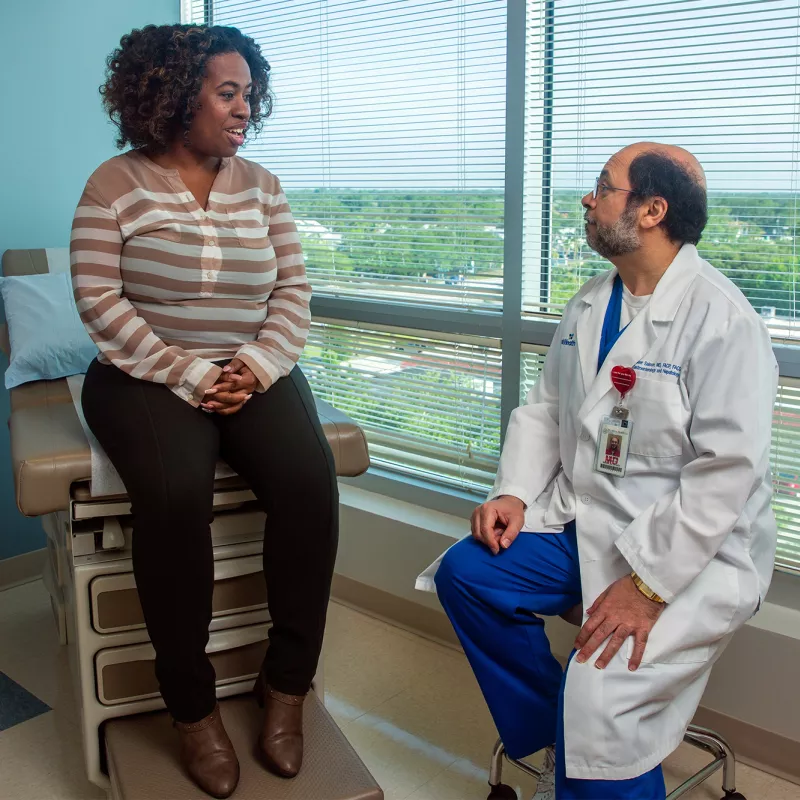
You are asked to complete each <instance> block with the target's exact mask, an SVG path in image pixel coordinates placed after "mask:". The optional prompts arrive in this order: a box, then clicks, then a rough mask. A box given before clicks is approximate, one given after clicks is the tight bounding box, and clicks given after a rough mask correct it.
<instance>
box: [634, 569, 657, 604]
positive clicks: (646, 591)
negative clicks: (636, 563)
mask: <svg viewBox="0 0 800 800" xmlns="http://www.w3.org/2000/svg"><path fill="white" fill-rule="evenodd" d="M631 578H632V579H633V585H634V586H635V587H636V588H637V589H638V590H639V591H640V592H641V593H642V594H643V595H644V596H645V597H646V598H647V599H648V600H652V601H653V602H654V603H661V604H662V605H663V604H664V603H665V601H664V599H663V598H661V597H659V596H658V595H657V594H656V593H655V592H654V591H653V590H652V589H651V588H650V587H649V586H648V585H647V584H646V583H645V582H644V581H643V580H642V579H641V578H640V577H639V576H638V575H637V574H636V573H635V572H631Z"/></svg>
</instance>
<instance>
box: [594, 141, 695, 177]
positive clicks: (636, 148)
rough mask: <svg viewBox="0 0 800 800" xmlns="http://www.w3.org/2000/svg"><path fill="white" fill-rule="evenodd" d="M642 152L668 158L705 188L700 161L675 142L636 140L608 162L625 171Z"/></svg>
mask: <svg viewBox="0 0 800 800" xmlns="http://www.w3.org/2000/svg"><path fill="white" fill-rule="evenodd" d="M644 153H654V154H657V155H660V156H663V157H664V158H668V159H669V160H670V161H672V162H674V163H675V164H679V165H680V166H682V167H683V168H684V170H686V172H687V173H688V174H689V175H691V176H692V177H693V178H694V179H695V180H696V181H697V183H698V184H700V186H702V187H703V188H704V189H705V188H706V174H705V172H704V171H703V167H702V166H701V165H700V162H699V161H698V160H697V159H696V158H695V157H694V156H693V155H692V154H691V153H690V152H689V151H688V150H685V149H684V148H683V147H678V145H676V144H660V143H659V142H636V144H630V145H628V146H627V147H623V148H622V150H620V151H619V152H618V153H616V154H614V155H613V156H611V158H610V159H609V163H613V164H614V166H616V167H617V168H618V169H623V170H625V171H627V170H628V169H629V167H630V165H631V162H633V161H634V159H636V158H637V156H640V155H642V154H644Z"/></svg>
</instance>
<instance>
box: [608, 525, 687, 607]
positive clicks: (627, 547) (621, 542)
mask: <svg viewBox="0 0 800 800" xmlns="http://www.w3.org/2000/svg"><path fill="white" fill-rule="evenodd" d="M614 544H615V545H616V547H617V550H619V552H620V553H622V555H623V557H624V558H625V560H626V561H627V562H628V564H630V567H631V569H632V570H633V571H634V572H635V573H636V574H637V575H638V576H639V577H640V578H641V579H642V580H643V581H644V582H645V583H646V584H647V585H648V586H649V587H650V588H651V589H652V590H653V591H654V592H655V593H656V594H657V595H658V596H659V597H660V598H662V600H663V601H664V602H665V603H672V602H674V600H675V592H673V591H670V589H668V588H667V587H666V586H665V585H664V584H663V583H662V582H661V581H660V580H659V579H658V578H657V577H656V576H655V575H653V573H652V572H651V571H650V569H649V568H648V566H647V564H645V563H644V561H642V559H641V558H640V557H639V554H638V552H637V551H636V549H635V547H634V546H633V544H632V543H631V542H630V540H628V539H626V538H625V534H624V533H623V534H622V536H620V537H619V538H618V539H617V541H616V542H614Z"/></svg>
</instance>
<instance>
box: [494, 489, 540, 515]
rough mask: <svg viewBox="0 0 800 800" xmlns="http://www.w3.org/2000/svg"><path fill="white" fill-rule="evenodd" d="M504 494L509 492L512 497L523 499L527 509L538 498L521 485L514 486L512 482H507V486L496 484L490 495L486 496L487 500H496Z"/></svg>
mask: <svg viewBox="0 0 800 800" xmlns="http://www.w3.org/2000/svg"><path fill="white" fill-rule="evenodd" d="M502 494H508V495H511V496H512V497H516V498H517V499H519V500H522V503H523V504H524V506H525V508H526V509H527V508H528V507H529V506H530V505H532V503H533V501H534V500H535V499H536V498H535V497H531V496H530V492H527V491H526V490H525V489H523V488H522V487H521V486H513V485H511V484H506V485H505V486H496V487H494V488H493V489H492V490H491V492H489V496H488V497H487V498H486V499H487V500H494V499H496V498H498V497H500V495H502Z"/></svg>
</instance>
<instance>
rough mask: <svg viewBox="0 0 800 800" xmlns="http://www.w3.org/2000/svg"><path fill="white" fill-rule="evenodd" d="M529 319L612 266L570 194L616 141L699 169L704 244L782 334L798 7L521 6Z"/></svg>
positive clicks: (793, 285) (793, 300)
mask: <svg viewBox="0 0 800 800" xmlns="http://www.w3.org/2000/svg"><path fill="white" fill-rule="evenodd" d="M527 56H528V64H527V86H526V94H527V96H526V129H525V152H526V167H525V180H526V194H525V230H526V242H525V253H524V264H525V266H524V281H523V283H524V286H523V313H526V314H530V313H541V312H544V313H555V314H557V313H559V312H560V310H561V309H562V308H563V306H564V303H565V302H566V300H567V299H569V297H570V296H571V295H572V294H573V293H574V292H575V290H576V289H577V288H578V287H579V286H580V285H581V284H582V283H583V282H585V281H586V279H587V278H589V277H591V276H592V275H593V274H596V272H598V271H600V270H604V269H606V268H607V267H608V264H607V262H605V261H603V260H602V259H600V258H598V257H597V256H596V255H595V254H594V253H592V252H591V251H590V250H589V249H588V248H587V247H586V245H585V242H584V236H583V209H582V207H581V205H580V198H581V196H582V195H584V194H585V193H586V192H588V191H589V190H590V189H591V188H592V186H593V183H594V179H595V177H596V176H597V174H598V173H599V172H600V170H601V169H602V166H603V164H604V163H605V161H606V160H607V159H608V158H609V156H611V155H612V154H613V153H614V152H616V151H617V150H619V149H620V148H622V147H624V146H625V145H626V144H629V143H632V142H636V141H641V140H645V141H662V142H667V143H673V144H678V145H681V146H683V147H686V148H687V149H688V150H690V151H691V152H693V153H694V154H695V155H696V156H697V157H698V158H699V160H700V162H701V163H702V164H703V166H704V168H705V171H706V175H707V179H708V189H709V210H710V220H709V224H708V227H707V228H706V232H705V234H704V236H703V239H702V241H701V243H700V246H699V250H700V253H701V255H702V256H703V257H704V258H706V259H708V260H709V261H710V262H711V263H712V264H713V265H714V266H716V267H718V268H719V269H721V270H722V271H723V272H724V273H725V274H726V275H728V276H729V277H730V278H731V279H732V280H733V281H734V282H735V283H736V284H737V285H738V286H739V287H740V288H741V289H742V291H743V292H744V293H745V295H746V296H747V297H748V299H749V300H750V302H751V303H752V304H753V305H754V306H755V308H756V309H757V310H758V311H759V313H761V314H763V316H764V318H765V319H766V320H767V323H768V325H769V326H770V328H771V329H772V332H773V336H775V337H776V338H788V339H796V338H798V337H799V336H800V322H798V313H799V312H800V307H798V296H797V290H798V286H797V275H798V268H799V266H800V265H799V264H798V250H797V243H798V238H797V237H798V236H800V229H799V228H798V214H797V210H798V189H799V188H800V187H799V186H798V178H799V177H800V170H799V169H798V166H799V162H798V155H799V148H800V96H798V75H799V74H800V3H799V2H798V0H739V1H736V0H656V2H653V3H649V4H646V5H644V6H643V5H642V4H641V3H638V2H634V1H633V0H559V2H557V3H553V2H552V0H542V1H541V2H540V1H539V0H529V2H528V28H527Z"/></svg>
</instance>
